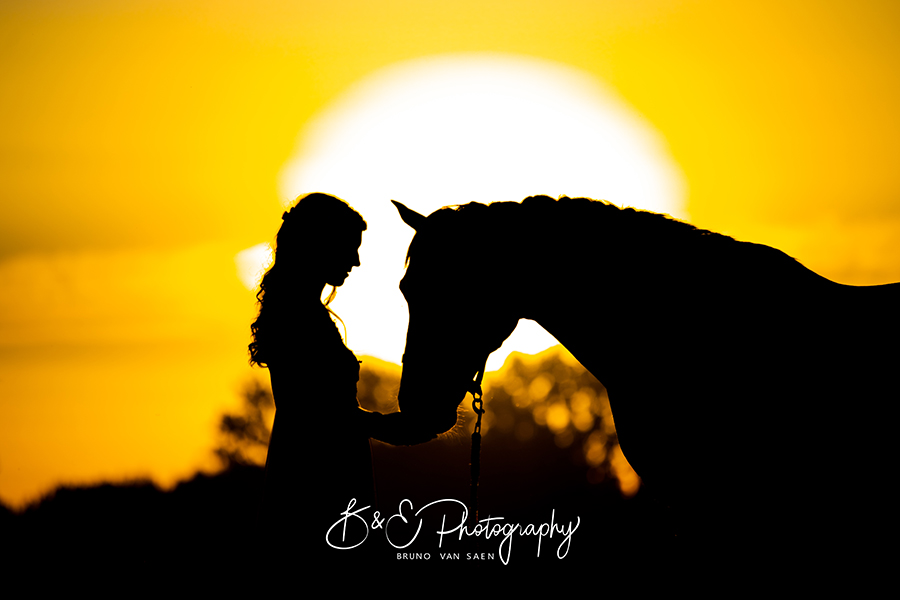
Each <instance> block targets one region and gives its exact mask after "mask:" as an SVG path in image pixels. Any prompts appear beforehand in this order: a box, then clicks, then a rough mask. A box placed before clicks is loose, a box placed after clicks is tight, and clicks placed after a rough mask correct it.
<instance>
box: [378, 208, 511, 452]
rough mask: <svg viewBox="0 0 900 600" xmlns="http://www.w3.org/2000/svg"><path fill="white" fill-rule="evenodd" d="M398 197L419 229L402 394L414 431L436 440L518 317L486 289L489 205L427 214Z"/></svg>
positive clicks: (405, 288) (411, 266) (409, 272)
mask: <svg viewBox="0 0 900 600" xmlns="http://www.w3.org/2000/svg"><path fill="white" fill-rule="evenodd" d="M394 204H395V205H396V206H397V210H399V211H400V216H401V218H402V219H403V221H404V222H405V223H406V224H407V225H409V226H410V227H412V228H413V229H415V230H416V234H415V236H414V237H413V240H412V243H411V244H410V247H409V252H408V254H407V269H406V274H405V275H404V277H403V279H402V280H401V282H400V291H401V292H402V293H403V296H404V297H405V298H406V302H407V304H408V306H409V329H408V331H407V336H406V350H405V352H404V355H403V373H402V376H401V380H400V391H399V394H398V400H399V403H400V411H401V414H403V415H405V418H404V421H405V422H406V426H407V428H408V430H409V433H410V435H412V436H414V437H418V436H421V437H424V438H425V439H431V438H434V437H436V436H437V435H439V434H441V433H444V432H445V431H448V430H450V429H452V428H453V427H454V425H456V422H457V407H458V406H459V404H460V402H462V400H463V399H464V398H465V396H466V393H467V392H469V391H472V390H473V389H475V387H476V384H475V381H476V378H479V374H481V375H483V374H484V367H485V362H486V361H487V358H488V355H489V354H490V353H491V352H493V351H494V350H496V349H497V348H499V347H500V345H501V344H502V343H503V341H504V340H505V339H506V338H507V337H509V335H510V334H511V333H512V331H513V329H515V327H516V323H517V322H518V316H516V315H515V314H514V313H513V312H511V311H510V310H509V306H508V304H506V303H504V302H503V301H502V298H499V297H498V296H497V294H495V293H493V292H492V293H491V295H490V296H487V295H486V294H485V293H484V290H483V289H482V285H483V281H482V278H483V277H484V276H485V275H486V272H485V265H486V262H485V261H486V253H487V248H485V247H484V243H483V242H484V239H485V236H484V233H485V232H484V231H483V229H482V228H483V226H484V221H483V219H478V216H479V215H478V214H476V213H478V212H480V211H484V210H487V207H486V206H484V205H482V204H476V203H472V204H467V205H464V206H461V207H458V208H457V209H452V208H444V209H441V210H439V211H437V212H435V213H433V214H431V215H429V216H428V217H425V216H423V215H420V214H418V213H416V212H415V211H413V210H410V209H409V208H407V207H405V206H403V205H402V204H400V203H399V202H396V201H394ZM482 214H483V213H482ZM473 217H474V218H473Z"/></svg>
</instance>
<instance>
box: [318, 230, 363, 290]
mask: <svg viewBox="0 0 900 600" xmlns="http://www.w3.org/2000/svg"><path fill="white" fill-rule="evenodd" d="M361 245H362V231H358V232H356V233H350V234H346V235H342V236H339V237H338V238H337V239H336V241H335V244H334V246H333V247H332V250H331V252H329V253H328V254H327V255H326V256H325V257H324V259H323V263H324V264H323V274H324V275H325V283H327V284H328V285H333V286H334V287H340V286H341V285H343V283H344V281H345V280H346V279H347V277H348V276H349V275H350V270H351V269H353V267H358V266H359V247H360V246H361Z"/></svg>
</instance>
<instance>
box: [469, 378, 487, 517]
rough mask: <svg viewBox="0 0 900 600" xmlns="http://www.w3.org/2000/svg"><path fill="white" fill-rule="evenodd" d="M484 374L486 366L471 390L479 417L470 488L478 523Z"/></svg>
mask: <svg viewBox="0 0 900 600" xmlns="http://www.w3.org/2000/svg"><path fill="white" fill-rule="evenodd" d="M483 376H484V367H482V368H481V370H479V371H478V373H477V374H476V375H475V380H474V381H473V382H472V387H471V388H470V389H469V392H470V393H471V394H472V410H474V411H475V415H476V416H477V419H476V421H475V430H474V431H473V432H472V460H471V463H470V464H471V467H472V483H471V486H470V488H469V509H470V511H471V513H472V514H473V515H475V523H476V524H477V523H478V477H479V475H481V416H482V415H483V414H484V402H483V401H482V400H481V396H482V392H481V378H482V377H483Z"/></svg>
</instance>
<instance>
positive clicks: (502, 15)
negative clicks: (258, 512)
mask: <svg viewBox="0 0 900 600" xmlns="http://www.w3.org/2000/svg"><path fill="white" fill-rule="evenodd" d="M897 31H900V5H898V4H897V3H892V2H883V1H876V0H861V1H858V2H852V3H851V2H844V3H833V2H832V3H822V2H816V1H813V0H797V1H794V2H788V3H785V2H780V1H779V2H775V1H774V0H757V1H754V2H749V1H746V0H736V1H734V2H729V3H724V2H717V1H714V0H697V1H692V2H676V1H670V0H647V1H643V2H632V1H629V0H610V1H605V2H585V1H583V0H555V1H553V2H549V1H545V0H535V1H532V2H528V3H522V2H518V1H513V0H496V1H490V2H484V1H483V0H477V1H476V0H457V1H456V2H452V3H438V2H411V1H409V0H386V1H384V2H370V1H369V0H344V1H340V2H327V3H326V2H314V1H293V0H290V1H289V0H261V1H260V2H255V3H241V2H208V1H201V0H95V1H92V2H68V3H65V2H21V1H15V2H3V3H2V4H0V39H2V40H3V44H0V65H2V70H3V77H2V78H0V501H2V502H3V503H5V504H7V505H10V506H14V507H17V508H21V507H22V506H24V505H25V504H26V503H27V502H30V501H32V500H34V499H36V498H38V497H39V496H40V495H41V494H44V493H47V492H49V491H50V490H52V489H53V488H54V487H55V486H56V485H58V484H59V483H61V482H67V483H73V484H85V483H92V482H99V481H121V480H125V479H131V478H134V477H139V476H146V477H148V478H151V479H152V480H153V481H155V482H157V483H161V484H163V485H166V486H171V485H173V484H174V483H175V482H177V481H178V480H180V479H184V478H187V477H190V476H191V475H192V474H194V473H196V472H198V470H205V471H208V472H210V471H214V470H216V469H218V468H220V466H221V465H220V464H219V463H218V462H217V461H216V458H215V456H214V454H213V451H214V449H215V448H216V444H217V439H218V436H219V434H220V432H219V424H220V420H221V418H222V415H223V414H224V413H227V412H233V411H235V410H238V408H239V407H240V406H241V401H242V393H243V392H242V390H243V389H244V387H245V386H246V385H247V382H248V381H251V380H254V379H259V380H262V381H265V380H266V378H267V377H268V373H267V372H266V371H264V370H261V369H252V368H251V367H250V366H249V365H248V361H247V359H248V355H247V344H248V343H249V340H250V329H249V327H250V323H251V321H252V319H253V317H254V315H255V311H256V305H255V301H256V299H255V297H254V290H255V289H256V284H257V281H258V277H259V275H260V273H261V271H262V270H263V269H264V268H265V265H266V264H267V261H268V260H269V258H270V245H271V244H273V243H274V236H275V233H276V231H277V230H278V227H279V225H280V223H281V214H282V211H283V210H284V207H285V206H286V205H288V204H289V203H290V202H291V201H292V200H293V198H294V197H295V196H296V195H298V194H300V193H304V192H309V191H323V192H328V193H332V194H335V195H338V196H341V197H344V198H345V199H346V200H347V201H348V202H349V203H350V204H352V205H353V206H354V207H356V208H357V209H359V211H360V212H361V213H362V214H363V216H364V217H365V219H366V220H367V221H368V225H369V229H368V230H367V232H366V233H365V234H364V235H363V241H362V247H361V249H360V257H361V263H362V265H361V267H359V268H356V269H354V270H353V272H352V274H351V276H350V277H349V279H348V280H347V283H346V285H345V286H343V287H342V288H341V289H340V290H339V293H338V295H337V299H336V300H335V302H334V303H333V305H332V306H333V308H334V309H335V311H336V312H337V313H338V314H339V315H340V316H341V317H342V318H343V320H344V321H345V323H346V325H347V334H348V338H347V344H348V346H349V347H350V348H351V349H352V350H354V351H355V352H356V353H357V354H358V355H360V356H362V355H366V356H376V357H380V358H382V359H384V360H386V361H388V363H390V364H391V365H393V366H392V367H391V368H399V367H397V365H396V363H399V361H400V357H401V353H402V351H403V345H404V336H405V333H406V325H407V312H406V310H407V309H406V305H405V302H404V300H403V298H402V296H401V295H400V293H399V291H398V290H397V285H398V282H399V281H400V278H401V277H402V275H403V268H404V257H405V253H406V250H407V246H408V244H409V242H410V240H411V238H412V234H413V232H412V230H411V229H409V228H408V227H406V226H405V225H404V224H403V223H402V222H401V221H400V219H399V218H398V216H397V214H396V211H395V209H394V207H393V206H392V205H391V204H390V200H391V199H395V200H398V201H401V202H403V203H405V204H406V205H407V206H409V207H410V208H412V209H414V210H416V211H419V212H421V213H425V214H428V213H430V212H431V211H433V210H436V209H438V208H440V207H441V206H444V205H449V204H458V203H465V202H470V201H480V202H494V201H504V200H512V201H519V200H522V198H523V197H525V196H529V195H533V194H548V195H550V196H558V195H561V194H567V195H586V196H590V197H593V198H603V199H607V200H609V201H611V202H613V203H615V204H617V205H620V206H629V205H631V206H637V207H640V208H647V209H651V210H656V211H661V212H667V213H670V214H672V215H673V216H676V217H679V218H686V219H687V218H689V219H690V221H691V222H692V223H693V224H695V225H697V226H699V227H702V228H705V229H710V230H713V231H716V232H720V233H724V234H727V235H731V236H734V237H736V238H738V239H741V240H746V241H752V242H757V243H762V244H767V245H770V246H773V247H777V248H779V249H780V250H783V251H784V252H786V253H787V254H789V255H791V256H793V257H795V258H796V259H798V260H799V261H800V262H802V263H803V264H804V265H806V266H808V267H809V268H811V269H813V270H814V271H816V272H817V273H819V274H821V275H823V276H825V277H828V278H829V279H832V280H834V281H837V282H840V283H845V284H853V285H872V284H883V283H890V282H895V281H900V210H898V206H900V201H898V198H900V170H898V169H897V168H896V158H897V156H900V111H897V106H898V105H900V86H897V85H896V81H897V72H898V70H900V36H898V35H897ZM595 284H596V282H593V281H589V282H561V283H560V289H559V294H560V295H562V296H565V295H566V294H569V293H571V290H572V288H574V287H579V286H585V287H590V288H591V289H594V288H595V287H596V285H595ZM484 291H485V292H486V293H487V292H489V291H490V290H484ZM601 300H602V298H598V310H603V306H602V301H601ZM655 300H656V301H657V304H656V305H654V306H655V307H656V308H658V311H659V317H660V318H666V317H668V315H667V314H666V310H667V301H666V298H658V299H655ZM553 343H555V342H554V340H553V339H552V338H550V337H549V335H548V334H546V333H544V332H543V330H541V329H540V328H539V327H537V326H536V325H534V324H533V323H530V322H524V323H523V324H522V325H520V327H519V329H518V330H517V332H516V333H515V334H514V335H513V337H512V338H510V341H508V343H507V344H506V345H505V346H504V347H503V348H502V349H501V350H500V351H499V352H495V353H494V355H493V357H492V359H491V362H490V363H489V368H490V369H496V368H497V367H498V366H499V363H500V362H501V361H502V359H503V358H504V357H505V356H506V355H507V354H508V353H509V351H511V350H513V349H518V350H521V351H524V352H527V353H534V352H537V351H539V350H542V349H543V348H546V347H547V346H548V345H550V344H553ZM596 343H597V344H598V345H599V344H602V343H603V340H597V342H596ZM364 364H366V363H364ZM373 364H374V361H373ZM534 376H535V379H534V381H524V380H522V381H518V380H513V381H510V380H505V385H507V386H509V387H510V390H511V391H509V395H510V397H511V398H513V400H511V402H513V404H512V405H511V406H514V407H515V408H516V409H517V410H521V411H528V413H529V414H530V415H531V416H530V418H529V419H520V421H519V422H517V423H516V424H515V426H514V427H515V429H514V430H513V429H511V430H510V436H513V435H515V436H517V437H516V439H520V440H525V439H533V438H534V436H535V435H537V433H539V432H541V431H550V430H549V429H547V427H552V428H554V429H553V431H552V432H551V433H552V434H553V436H554V437H553V439H552V441H550V442H548V443H550V444H554V451H556V450H559V451H560V452H562V451H563V450H561V449H560V448H562V447H565V448H566V450H567V451H572V452H575V453H576V454H577V453H578V452H580V453H581V454H580V455H583V456H586V457H587V458H586V461H587V464H588V465H591V468H592V469H594V470H595V471H596V468H595V467H596V465H599V464H605V463H604V461H606V462H607V463H609V464H611V465H612V467H610V468H611V469H612V470H614V471H616V472H621V473H624V474H625V475H622V480H623V481H624V480H627V481H630V482H631V483H630V486H631V487H630V488H629V489H632V490H634V489H636V486H637V485H638V483H637V482H636V480H634V479H629V477H631V476H630V475H628V474H627V473H628V471H627V469H625V467H624V465H623V464H622V461H623V460H624V459H623V458H622V456H621V455H619V454H615V453H614V452H612V451H610V450H609V449H608V448H606V447H604V446H603V443H602V442H604V441H605V440H606V439H607V438H604V437H603V436H601V435H600V434H596V435H595V434H594V433H593V432H592V433H588V431H589V426H590V423H591V422H593V423H594V424H595V426H596V423H597V422H599V421H598V420H599V417H598V415H599V412H600V411H599V409H598V407H597V406H595V404H592V403H590V402H596V400H597V399H596V397H594V396H590V394H589V393H588V392H587V391H586V388H585V389H582V390H581V391H582V392H583V393H584V394H587V395H586V396H577V395H574V394H576V393H577V392H579V390H570V391H571V393H572V394H573V396H572V397H570V398H569V399H568V400H567V402H568V404H567V408H566V410H565V411H564V410H563V405H562V404H561V400H560V399H559V398H557V399H554V400H553V401H551V400H550V399H549V396H546V394H547V393H548V392H547V391H546V390H544V392H545V395H544V396H542V395H541V394H540V392H541V391H542V389H543V388H546V387H547V386H546V381H542V380H541V379H540V377H539V376H538V375H534ZM391 381H393V379H392V380H391ZM498 381H499V380H498ZM369 383H371V382H368V383H361V384H360V385H361V386H363V387H364V386H365V385H368V384H369ZM372 385H374V384H372ZM513 387H515V390H514V391H513V390H512V388H513ZM361 389H362V388H361ZM379 390H380V392H379V393H380V394H381V395H382V396H384V397H385V398H384V401H385V402H384V405H385V406H390V405H391V404H390V403H391V402H393V400H394V399H393V398H390V397H388V396H390V395H391V394H392V393H393V388H387V387H385V388H379ZM529 394H531V395H529ZM551 395H552V394H551ZM588 400H590V402H588ZM555 402H557V403H555ZM592 419H593V421H592ZM498 423H499V421H496V422H494V423H491V425H490V426H492V427H499V425H498ZM496 430H497V429H495V431H496ZM513 431H514V433H513ZM608 433H609V432H605V433H604V434H603V435H604V436H606V435H607V434H608ZM578 436H584V437H585V438H586V441H583V442H578V443H577V444H576V442H575V441H573V440H578V439H580V438H579V437H578ZM590 436H593V437H590ZM548 439H549V438H548ZM567 443H568V446H567V445H566V444H567ZM576 451H578V452H576ZM463 460H466V459H465V458H464V459H463ZM590 477H596V478H597V479H596V481H599V477H600V476H599V475H598V474H597V473H596V472H595V473H594V474H593V475H590ZM592 481H595V480H594V479H592Z"/></svg>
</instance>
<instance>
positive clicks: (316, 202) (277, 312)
mask: <svg viewBox="0 0 900 600" xmlns="http://www.w3.org/2000/svg"><path fill="white" fill-rule="evenodd" d="M281 218H282V220H283V223H282V224H281V228H280V229H279V230H278V234H277V235H276V236H275V260H274V261H273V262H272V266H271V267H269V270H268V271H266V274H265V275H263V278H262V281H260V283H259V291H258V292H257V293H256V299H257V301H258V304H259V315H258V316H257V318H256V321H254V322H253V324H252V325H251V326H250V331H251V333H252V336H253V341H252V342H251V343H250V346H249V348H250V364H251V365H254V364H255V365H259V366H262V367H264V366H267V363H268V362H269V361H270V360H271V359H272V355H271V352H272V349H273V345H274V342H273V340H274V339H275V337H276V335H277V332H278V330H279V329H282V328H283V324H284V323H283V321H284V319H285V318H286V317H288V316H289V314H290V311H291V310H296V306H297V304H296V300H297V299H296V298H292V297H291V296H292V295H293V293H292V292H293V290H294V289H295V288H293V285H294V284H296V282H297V281H298V275H299V276H300V277H302V272H303V270H304V269H305V268H307V266H308V265H309V264H310V263H311V262H314V261H317V260H320V259H321V257H322V256H324V255H326V254H327V252H328V247H329V244H332V243H333V242H334V239H335V238H338V239H343V238H345V237H346V235H347V234H348V233H358V232H363V231H365V230H366V222H365V220H364V219H363V218H362V215H360V214H359V213H358V212H356V211H355V210H353V208H351V207H350V205H349V204H347V203H346V202H344V201H343V200H341V199H340V198H337V197H335V196H330V195H328V194H322V193H318V192H317V193H313V194H306V195H305V196H300V197H298V198H297V201H296V203H295V204H294V207H293V208H291V209H290V210H288V211H286V212H285V213H284V214H283V215H281ZM336 294H337V288H336V287H334V286H332V288H331V293H330V294H329V295H328V297H327V299H326V300H325V302H324V304H325V307H326V308H328V304H329V303H331V301H332V300H334V297H335V295H336ZM328 312H331V314H334V313H333V312H332V311H331V309H330V308H329V309H328ZM334 316H335V317H337V315H334ZM338 319H339V320H340V317H338ZM280 325H281V326H280Z"/></svg>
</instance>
